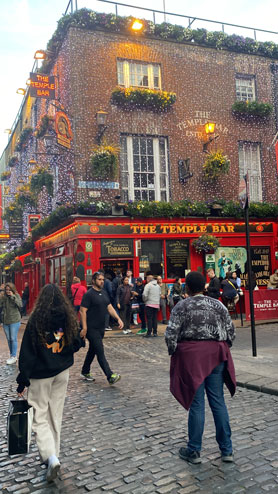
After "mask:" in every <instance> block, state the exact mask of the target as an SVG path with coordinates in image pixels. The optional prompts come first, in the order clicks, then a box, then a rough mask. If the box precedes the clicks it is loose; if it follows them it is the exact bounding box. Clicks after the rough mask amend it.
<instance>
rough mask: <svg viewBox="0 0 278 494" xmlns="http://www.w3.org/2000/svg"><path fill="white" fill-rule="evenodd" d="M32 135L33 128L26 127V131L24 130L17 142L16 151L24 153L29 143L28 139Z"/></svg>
mask: <svg viewBox="0 0 278 494" xmlns="http://www.w3.org/2000/svg"><path fill="white" fill-rule="evenodd" d="M32 133H33V129H32V127H25V129H23V130H22V131H21V134H20V136H19V138H18V141H17V145H16V146H15V150H16V151H22V149H24V148H25V146H26V144H27V142H28V139H29V137H30V136H31V134H32Z"/></svg>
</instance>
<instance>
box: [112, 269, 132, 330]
mask: <svg viewBox="0 0 278 494" xmlns="http://www.w3.org/2000/svg"><path fill="white" fill-rule="evenodd" d="M131 299H132V293H131V286H130V284H129V281H128V277H127V276H124V277H123V282H122V284H121V285H119V286H118V289H117V293H116V302H117V308H118V309H119V311H120V318H121V320H122V321H123V323H124V328H123V333H124V334H128V333H132V331H131V329H130V318H131Z"/></svg>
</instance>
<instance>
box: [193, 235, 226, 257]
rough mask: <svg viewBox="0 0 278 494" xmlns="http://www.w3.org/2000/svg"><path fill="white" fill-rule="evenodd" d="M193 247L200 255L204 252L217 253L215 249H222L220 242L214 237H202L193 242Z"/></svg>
mask: <svg viewBox="0 0 278 494" xmlns="http://www.w3.org/2000/svg"><path fill="white" fill-rule="evenodd" d="M192 245H193V247H194V248H195V250H196V252H198V253H199V254H200V253H202V252H211V251H215V249H217V248H218V247H220V242H219V240H218V239H217V238H216V237H214V236H213V235H200V237H198V238H196V239H195V240H193V242H192Z"/></svg>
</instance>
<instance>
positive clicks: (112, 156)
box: [90, 145, 119, 180]
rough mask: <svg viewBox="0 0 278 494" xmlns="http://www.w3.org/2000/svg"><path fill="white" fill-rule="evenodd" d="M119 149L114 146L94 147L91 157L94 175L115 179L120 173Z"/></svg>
mask: <svg viewBox="0 0 278 494" xmlns="http://www.w3.org/2000/svg"><path fill="white" fill-rule="evenodd" d="M118 153H119V149H118V148H117V147H114V146H107V145H101V146H96V147H95V148H94V149H93V153H92V155H91V157H90V162H91V172H92V175H93V177H97V178H102V179H105V180H113V179H115V177H116V176H117V173H118V165H119V158H118Z"/></svg>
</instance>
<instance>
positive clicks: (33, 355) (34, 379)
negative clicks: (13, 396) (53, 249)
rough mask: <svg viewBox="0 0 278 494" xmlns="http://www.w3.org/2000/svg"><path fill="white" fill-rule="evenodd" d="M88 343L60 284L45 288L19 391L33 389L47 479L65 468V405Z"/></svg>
mask: <svg viewBox="0 0 278 494" xmlns="http://www.w3.org/2000/svg"><path fill="white" fill-rule="evenodd" d="M81 346H85V343H84V340H82V339H81V338H80V336H79V335H78V325H77V320H76V314H75V312H74V309H73V307H72V305H71V303H70V301H69V300H68V299H67V298H66V297H65V296H64V294H63V293H62V291H61V290H60V289H59V288H58V287H57V285H54V284H51V285H45V286H44V287H43V288H42V290H41V292H40V294H39V297H38V299H37V302H36V305H35V308H34V310H33V312H32V314H31V316H30V318H29V321H28V323H27V326H26V329H25V332H24V335H23V339H22V343H21V348H20V355H19V374H18V376H17V379H16V380H17V383H18V387H17V393H18V396H20V397H21V396H23V395H24V392H25V390H26V388H28V395H27V400H28V404H29V405H31V406H32V407H33V425H32V427H33V431H34V432H35V435H36V442H37V445H38V449H39V452H40V456H41V459H42V461H43V462H47V465H48V468H47V474H46V479H47V481H48V482H51V481H52V480H54V479H55V478H56V476H57V473H58V471H59V469H60V462H59V451H60V434H61V425H62V416H63V408H64V402H65V397H66V392H67V385H68V380H69V367H71V366H72V365H73V354H74V352H76V351H78V350H79V348H80V347H81Z"/></svg>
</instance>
